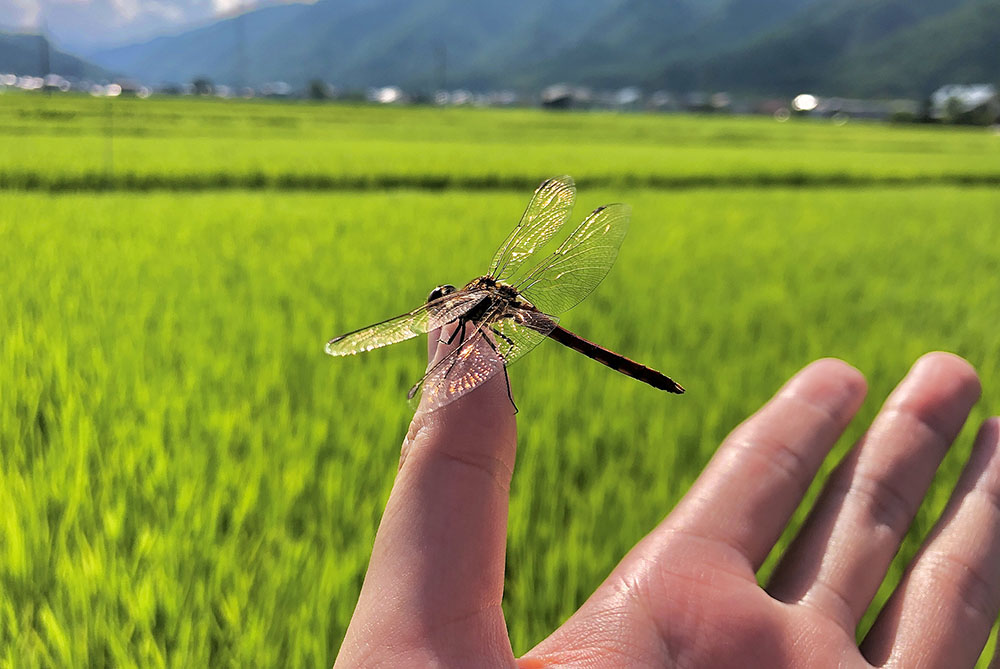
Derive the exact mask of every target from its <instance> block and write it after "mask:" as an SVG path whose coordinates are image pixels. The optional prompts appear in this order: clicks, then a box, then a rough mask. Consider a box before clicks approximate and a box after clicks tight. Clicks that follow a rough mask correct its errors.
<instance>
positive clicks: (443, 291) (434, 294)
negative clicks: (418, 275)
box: [427, 283, 455, 302]
mask: <svg viewBox="0 0 1000 669" xmlns="http://www.w3.org/2000/svg"><path fill="white" fill-rule="evenodd" d="M454 292H455V286H453V285H451V284H450V283H446V284H444V285H443V286H438V287H437V288H435V289H434V290H432V291H431V294H430V295H428V296H427V301H428V302H433V301H434V300H436V299H438V298H439V297H444V296H445V295H448V294H449V293H454Z"/></svg>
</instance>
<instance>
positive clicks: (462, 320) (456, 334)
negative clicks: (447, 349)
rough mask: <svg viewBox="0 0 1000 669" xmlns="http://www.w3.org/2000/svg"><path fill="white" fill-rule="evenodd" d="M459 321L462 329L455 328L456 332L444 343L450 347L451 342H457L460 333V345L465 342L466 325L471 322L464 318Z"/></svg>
mask: <svg viewBox="0 0 1000 669" xmlns="http://www.w3.org/2000/svg"><path fill="white" fill-rule="evenodd" d="M458 320H459V323H461V327H457V328H455V331H454V332H452V333H451V336H450V337H448V341H446V342H444V343H445V344H447V345H449V346H450V345H451V342H453V341H455V337H457V336H458V333H459V331H461V332H462V338H461V339H459V340H458V343H459V344H461V343H462V342H464V341H465V325H466V324H467V323H468V322H469V321H467V320H465V319H464V318H459V319H458Z"/></svg>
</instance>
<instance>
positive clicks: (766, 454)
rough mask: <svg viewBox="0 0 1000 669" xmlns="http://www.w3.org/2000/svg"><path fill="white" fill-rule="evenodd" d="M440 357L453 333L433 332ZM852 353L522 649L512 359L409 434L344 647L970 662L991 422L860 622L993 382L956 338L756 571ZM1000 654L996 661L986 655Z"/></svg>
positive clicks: (729, 663) (801, 481)
mask: <svg viewBox="0 0 1000 669" xmlns="http://www.w3.org/2000/svg"><path fill="white" fill-rule="evenodd" d="M430 342H431V344H430V357H431V360H432V361H433V360H435V359H437V358H439V357H440V356H441V355H443V354H444V353H445V352H446V351H445V349H446V348H447V347H446V346H445V345H443V344H439V337H438V336H433V334H432V336H431V337H430ZM865 392H866V384H865V380H864V377H863V376H862V375H861V373H860V372H858V371H857V370H856V369H854V368H853V367H851V366H850V365H848V364H847V363H845V362H842V361H839V360H833V359H826V360H819V361H817V362H814V363H812V364H811V365H809V366H807V367H806V368H805V369H803V370H802V371H801V372H799V373H798V374H796V375H795V376H794V377H793V378H792V379H791V380H789V381H788V383H786V384H785V386H784V387H782V388H781V390H779V391H778V393H777V394H776V395H775V396H774V398H773V399H771V401H770V402H768V403H767V404H766V405H765V406H764V407H763V408H762V409H760V410H759V411H758V412H757V413H756V414H754V415H753V416H751V417H750V418H749V419H747V420H746V421H745V422H744V423H742V424H741V425H740V426H738V427H737V428H736V429H735V430H734V431H733V432H732V433H731V434H730V435H729V436H728V437H727V438H726V439H725V441H724V442H723V443H722V445H721V446H720V447H719V449H718V451H717V452H716V454H715V455H714V457H713V458H712V460H711V461H710V462H709V464H708V466H707V467H706V468H705V470H704V472H702V474H701V476H700V477H699V478H698V480H697V481H696V483H695V484H694V486H693V487H692V488H691V490H690V491H689V492H688V494H687V495H686V496H685V497H684V499H683V500H682V501H681V502H680V503H679V504H678V506H677V507H676V508H675V509H674V510H673V511H672V512H671V513H670V514H669V515H668V516H667V517H666V518H665V519H664V520H663V521H662V522H661V523H660V524H659V526H657V527H656V528H655V529H653V531H652V532H650V533H649V535H647V536H646V537H645V538H644V539H642V540H641V541H640V542H639V543H638V544H637V545H636V546H635V547H634V548H633V549H632V550H631V551H630V552H629V553H628V554H627V555H626V556H625V558H624V559H623V560H622V561H621V563H620V564H619V565H618V566H617V567H616V568H615V569H614V570H613V571H612V572H611V574H610V575H609V576H608V577H607V579H606V580H605V581H604V583H603V584H602V585H601V586H600V587H598V589H597V590H596V591H595V592H594V594H593V595H591V597H590V598H589V599H588V600H587V601H586V602H585V603H584V604H583V606H582V607H581V608H580V609H579V610H578V611H577V612H576V613H575V614H574V615H573V616H572V617H570V619H569V620H567V621H566V622H565V623H564V624H563V625H562V626H561V627H560V628H559V629H557V630H555V631H554V632H553V633H552V634H551V636H549V637H548V638H547V639H545V640H544V641H542V642H541V643H540V644H538V646H536V647H535V648H533V649H532V650H531V651H529V652H528V653H527V654H526V655H525V656H524V657H522V658H520V659H517V658H515V657H514V654H513V652H512V651H511V646H510V641H509V639H508V637H507V630H506V626H505V623H504V618H503V611H502V610H501V607H500V603H501V598H502V595H503V579H504V550H505V543H506V531H507V502H508V491H509V486H510V479H511V473H512V471H513V468H514V455H515V434H516V430H515V423H514V416H513V415H512V412H511V408H510V404H509V401H508V399H507V393H506V387H505V384H504V380H503V378H502V377H498V378H494V379H491V380H490V381H489V382H488V383H486V384H485V385H484V386H483V387H482V388H481V389H478V390H476V392H473V393H469V394H467V395H465V396H464V397H463V398H461V399H459V400H456V401H455V402H452V403H451V404H449V405H447V406H445V407H443V408H441V409H439V410H437V411H434V412H425V411H418V412H417V414H416V415H415V416H414V419H413V423H412V424H411V426H410V430H409V433H408V434H407V437H406V440H405V441H404V442H403V448H402V457H401V458H400V469H399V474H398V476H397V478H396V482H395V485H394V487H393V490H392V493H391V495H390V497H389V501H388V504H387V505H386V509H385V514H384V516H383V517H382V522H381V525H380V526H379V530H378V535H377V537H376V539H375V545H374V548H373V551H372V558H371V562H370V564H369V567H368V573H367V575H366V577H365V582H364V586H363V587H362V590H361V596H360V599H359V600H358V605H357V608H356V610H355V612H354V617H353V618H352V620H351V624H350V627H349V628H348V631H347V636H346V638H345V639H344V642H343V645H342V647H341V650H340V656H339V657H338V658H337V662H336V665H335V666H336V667H338V668H346V667H431V666H439V667H521V668H522V669H528V668H535V667H615V668H617V667H713V668H719V667H741V668H743V667H769V668H770V667H867V666H885V667H906V668H907V669H912V668H919V667H949V668H952V667H972V666H974V665H975V663H976V661H977V658H978V657H979V654H980V652H981V650H982V648H983V646H984V645H985V643H986V641H987V637H988V635H989V631H990V628H991V625H992V623H993V621H994V620H995V619H996V617H997V613H998V610H1000V420H998V419H996V418H992V419H990V420H988V421H986V422H985V423H983V425H982V426H981V428H980V430H979V434H978V436H977V438H976V441H975V445H974V447H973V451H972V455H971V457H970V458H969V460H968V462H967V464H966V465H965V469H964V473H963V474H962V476H961V479H960V481H959V483H958V485H957V487H956V488H955V489H954V491H953V493H952V497H951V500H950V502H949V504H948V506H947V508H946V509H945V510H944V513H943V514H942V515H941V518H940V519H939V521H938V523H937V525H936V527H935V528H934V530H933V531H932V532H931V534H930V535H929V536H928V537H927V539H926V541H925V542H924V545H923V547H922V549H921V551H920V553H919V554H918V555H917V557H916V558H915V559H914V561H913V562H912V563H911V564H910V565H909V568H908V571H907V573H906V575H905V577H904V579H903V580H902V582H901V583H900V584H899V586H898V587H897V588H896V590H895V593H894V594H893V596H892V597H891V599H890V600H889V602H888V603H887V604H886V606H885V607H884V608H883V610H882V611H881V613H880V614H879V616H878V618H877V620H876V622H875V624H874V626H873V627H872V628H871V631H870V632H869V634H868V636H867V637H866V638H865V639H864V641H863V642H862V643H861V645H860V647H859V646H858V644H857V642H856V641H855V628H856V626H857V624H858V621H859V620H860V618H861V616H862V614H863V613H864V612H865V610H866V609H867V607H868V605H869V604H870V602H871V600H872V598H873V597H874V595H875V592H876V590H877V589H878V586H879V584H880V583H881V581H882V580H883V578H884V577H885V574H886V570H887V568H888V567H889V563H890V562H891V560H892V558H893V556H894V555H895V553H896V551H897V549H898V547H899V545H900V541H901V540H902V537H903V536H904V534H905V533H906V530H907V528H908V526H909V524H910V521H911V520H912V518H913V516H914V514H915V513H916V510H917V507H918V506H919V504H920V502H921V499H922V497H923V496H924V494H925V493H926V492H927V489H928V487H929V486H930V485H931V483H932V478H933V476H934V472H935V469H936V468H937V466H938V464H939V463H940V461H941V459H942V458H943V457H944V455H945V452H946V451H947V449H948V448H949V446H950V445H951V443H952V442H953V441H954V439H955V437H956V435H957V434H958V432H959V430H960V429H961V427H962V425H963V423H964V422H965V420H966V417H967V416H968V413H969V410H970V409H971V408H972V406H973V405H974V404H975V403H976V401H977V400H978V398H979V394H980V385H979V380H978V379H977V377H976V373H975V371H974V370H973V369H972V367H971V366H970V365H969V364H968V363H967V362H965V361H964V360H962V359H961V358H958V357H956V356H954V355H950V354H947V353H931V354H928V355H925V356H924V357H922V358H921V359H920V360H918V361H917V362H916V364H915V365H914V366H913V368H912V369H911V370H910V372H909V373H908V374H907V376H906V378H904V379H903V380H902V382H901V383H900V384H899V386H897V387H896V389H895V390H894V391H893V393H892V394H891V395H890V396H889V398H888V399H887V400H886V401H885V404H884V405H883V407H882V409H881V411H880V412H879V414H878V416H877V417H876V418H875V420H874V422H873V423H872V425H871V427H870V428H869V429H868V431H867V433H866V434H865V436H864V437H862V439H861V440H860V441H859V443H858V444H857V445H856V446H855V447H854V449H853V450H852V451H851V453H850V454H849V455H848V456H847V457H846V458H845V459H844V461H843V462H842V463H840V465H839V466H838V467H837V468H836V470H835V471H834V473H833V474H832V475H831V477H830V478H829V480H828V481H827V482H826V484H825V487H824V489H823V492H822V494H821V495H820V497H819V499H818V501H817V502H816V505H815V507H814V508H813V510H812V513H811V515H810V516H809V518H808V520H807V521H806V522H805V524H804V525H803V526H802V527H801V528H800V530H799V533H798V535H797V538H796V539H795V540H794V542H793V543H792V545H791V546H790V548H789V549H788V551H787V553H786V554H785V555H784V556H783V559H782V560H781V561H780V563H779V565H778V567H777V568H776V569H775V571H774V574H773V577H772V579H771V582H770V583H768V584H767V586H766V587H761V586H760V585H758V583H757V579H756V576H755V573H756V571H757V569H758V568H759V567H760V565H761V563H762V562H763V560H764V558H765V557H766V556H767V554H768V552H769V551H770V550H771V548H772V547H773V545H774V543H775V542H776V541H777V540H778V538H779V536H780V535H781V533H782V530H783V529H784V528H785V526H786V524H787V523H788V522H789V519H790V518H791V515H792V513H793V511H794V510H795V508H796V507H797V505H798V504H799V502H800V501H801V500H802V497H803V494H804V493H805V491H806V489H807V488H808V486H809V484H810V482H811V481H812V479H813V477H814V476H815V475H816V472H817V470H818V469H819V466H820V463H821V462H822V461H823V458H824V457H825V456H826V454H827V452H828V451H829V449H830V448H831V447H832V446H833V445H834V443H835V442H836V440H837V438H838V437H839V436H840V435H841V433H842V432H843V431H844V429H845V427H846V426H847V424H848V422H849V421H850V420H851V418H852V417H853V416H854V414H855V412H856V411H857V410H858V407H859V406H860V405H861V403H862V400H863V398H864V396H865ZM991 666H993V667H1000V663H998V662H997V660H996V659H994V664H993V665H991Z"/></svg>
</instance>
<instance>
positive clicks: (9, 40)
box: [0, 32, 110, 80]
mask: <svg viewBox="0 0 1000 669" xmlns="http://www.w3.org/2000/svg"><path fill="white" fill-rule="evenodd" d="M46 48H48V61H49V72H53V73H56V74H61V75H62V76H64V77H75V78H78V79H96V80H100V79H106V78H108V77H110V74H109V73H108V72H107V71H106V70H104V69H102V68H100V67H98V66H96V65H93V64H91V63H88V62H86V61H84V60H82V59H80V58H77V57H76V56H71V55H69V54H67V53H63V52H62V51H59V50H58V49H55V48H52V47H51V45H47V44H46V42H45V40H44V38H42V37H41V36H40V35H23V34H15V33H5V32H0V72H4V73H10V74H17V75H20V76H32V77H40V76H42V75H45V74H48V73H49V72H44V71H43V68H44V62H45V55H44V52H45V49H46Z"/></svg>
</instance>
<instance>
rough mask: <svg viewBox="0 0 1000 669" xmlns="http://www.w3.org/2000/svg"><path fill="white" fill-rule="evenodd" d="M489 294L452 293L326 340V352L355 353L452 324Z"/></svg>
mask: <svg viewBox="0 0 1000 669" xmlns="http://www.w3.org/2000/svg"><path fill="white" fill-rule="evenodd" d="M486 296H487V291H485V290H474V291H473V290H470V291H459V292H457V293H449V294H448V295H444V296H442V297H439V298H438V299H436V300H434V301H432V302H428V303H427V304H424V305H421V306H420V307H417V308H416V309H414V310H413V311H411V312H410V313H408V314H403V315H402V316H396V317H395V318H390V319H389V320H387V321H382V322H381V323H376V324H375V325H370V326H368V327H366V328H362V329H360V330H355V331H354V332H348V333H347V334H344V335H340V336H339V337H335V338H333V339H331V340H330V341H328V342H327V343H326V352H327V353H329V354H330V355H351V354H353V353H361V352H363V351H371V350H372V349H375V348H380V347H382V346H388V345H389V344H395V343H397V342H401V341H405V340H407V339H410V338H411V337H416V336H417V335H418V334H423V333H425V332H428V331H429V330H434V329H436V328H439V327H441V326H443V325H445V324H446V323H450V322H451V321H453V320H455V319H456V318H458V317H459V316H461V315H462V314H464V313H465V312H467V311H469V310H470V309H472V308H473V307H474V306H476V305H477V304H479V303H480V302H481V301H482V300H483V298H485V297H486Z"/></svg>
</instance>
